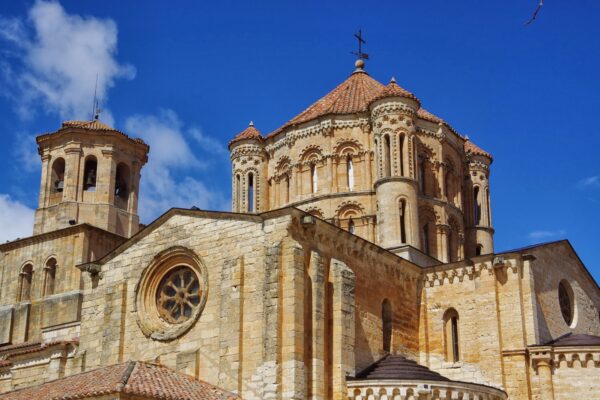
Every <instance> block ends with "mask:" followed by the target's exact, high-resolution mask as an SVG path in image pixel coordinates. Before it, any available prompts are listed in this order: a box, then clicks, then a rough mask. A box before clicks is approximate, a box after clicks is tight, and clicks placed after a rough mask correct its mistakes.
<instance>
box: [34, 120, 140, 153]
mask: <svg viewBox="0 0 600 400" xmlns="http://www.w3.org/2000/svg"><path fill="white" fill-rule="evenodd" d="M71 128H79V129H84V130H87V131H95V132H98V133H100V134H106V133H108V134H115V133H116V134H119V135H121V136H124V137H125V138H127V139H129V140H131V141H133V142H135V143H139V144H141V145H143V146H145V147H146V148H148V149H149V147H148V145H147V144H146V143H145V142H144V141H143V140H142V139H140V138H132V137H130V136H128V135H127V134H126V133H124V132H121V131H120V130H118V129H115V128H113V127H111V126H108V125H106V124H105V123H104V122H102V121H99V120H93V121H65V122H63V123H62V125H61V127H60V129H58V130H57V131H56V132H49V133H44V134H42V135H39V136H38V137H37V138H36V140H37V143H38V144H39V143H40V142H41V141H43V140H45V139H47V138H49V137H50V136H52V135H54V134H56V133H59V132H63V131H65V130H68V129H71ZM146 151H148V150H146Z"/></svg>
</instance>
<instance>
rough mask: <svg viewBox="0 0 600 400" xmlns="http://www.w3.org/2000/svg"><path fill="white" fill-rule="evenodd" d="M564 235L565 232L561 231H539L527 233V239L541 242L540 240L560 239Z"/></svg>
mask: <svg viewBox="0 0 600 400" xmlns="http://www.w3.org/2000/svg"><path fill="white" fill-rule="evenodd" d="M566 233H567V232H566V231H564V230H562V229H560V230H556V231H545V230H539V231H533V232H529V234H528V235H527V237H528V238H529V239H532V240H541V239H550V238H556V237H561V236H564V235H565V234H566Z"/></svg>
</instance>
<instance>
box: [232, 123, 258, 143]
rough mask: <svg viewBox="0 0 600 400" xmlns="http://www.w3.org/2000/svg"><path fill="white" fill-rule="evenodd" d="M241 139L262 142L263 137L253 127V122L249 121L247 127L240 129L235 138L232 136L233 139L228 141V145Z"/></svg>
mask: <svg viewBox="0 0 600 400" xmlns="http://www.w3.org/2000/svg"><path fill="white" fill-rule="evenodd" d="M241 140H257V141H259V142H262V141H263V137H262V135H261V134H260V132H259V131H258V129H256V128H255V127H254V122H252V121H250V123H249V124H248V127H247V128H246V129H244V130H243V131H241V132H240V133H239V134H238V135H237V136H236V137H235V138H233V140H232V141H231V142H229V145H230V146H231V145H232V144H234V143H236V142H239V141H241Z"/></svg>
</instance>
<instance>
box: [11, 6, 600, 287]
mask: <svg viewBox="0 0 600 400" xmlns="http://www.w3.org/2000/svg"><path fill="white" fill-rule="evenodd" d="M536 3H537V0H504V1H485V2H483V1H476V0H464V1H463V0H461V1H453V2H450V1H447V0H437V1H433V0H432V1H425V0H424V1H410V2H409V1H400V0H395V1H389V2H384V1H380V2H376V3H369V2H365V1H353V0H346V1H343V2H342V1H339V2H333V1H329V2H323V1H302V2H283V1H272V2H269V1H261V2H256V1H237V2H232V1H220V2H197V1H178V2H167V1H160V2H159V1H145V2H143V4H142V2H133V1H132V2H124V1H112V0H105V1H102V2H91V1H79V0H77V1H76V0H71V1H67V0H64V1H61V2H53V1H19V2H15V1H10V2H8V1H5V2H2V3H1V4H0V132H1V135H2V136H1V137H2V142H1V143H2V146H0V185H1V186H0V226H1V227H2V228H1V229H0V231H1V232H0V240H2V241H4V240H7V239H12V238H15V237H17V236H24V235H28V234H30V233H31V225H32V222H31V221H32V210H33V209H34V208H35V207H36V203H37V194H38V185H39V179H40V176H39V161H38V156H37V154H36V148H35V143H34V137H35V135H36V134H39V133H42V132H46V131H51V130H54V129H56V128H58V127H59V125H60V122H61V121H62V120H65V119H73V118H86V119H87V118H89V116H90V113H91V108H92V95H93V90H94V81H95V76H96V73H98V74H99V76H100V79H99V80H100V83H99V93H100V94H101V97H102V107H103V108H104V109H105V112H104V113H103V114H102V116H101V118H102V119H104V120H105V121H107V122H109V123H111V124H113V125H114V126H115V127H117V128H119V129H122V130H125V131H127V132H128V133H130V134H133V135H137V136H142V137H143V138H144V139H145V140H146V141H148V142H149V143H150V145H151V146H152V151H151V155H150V162H149V163H148V165H147V166H146V168H145V169H144V171H143V180H142V196H143V197H142V204H141V210H140V213H141V215H142V218H143V220H144V222H150V221H151V220H152V219H153V218H155V217H156V216H158V215H159V214H160V213H162V212H163V211H165V210H166V209H167V208H169V207H171V206H183V207H189V206H191V205H197V206H199V207H202V208H209V209H223V210H227V209H229V198H230V166H229V159H228V153H227V150H226V145H227V142H228V141H229V140H230V138H231V137H232V136H233V135H235V134H236V133H238V132H239V131H241V130H242V129H244V128H245V127H246V126H247V124H248V121H250V120H253V121H254V122H255V124H256V126H257V128H258V129H260V130H261V131H262V132H263V133H268V132H270V131H271V130H273V129H275V128H277V127H278V126H279V125H281V124H283V123H284V122H285V121H287V120H288V119H290V118H291V117H293V116H294V115H295V114H297V113H299V112H300V111H301V110H303V109H304V108H305V107H306V106H307V105H309V104H310V103H312V102H313V101H315V100H316V99H318V98H319V97H321V96H322V95H324V94H325V93H327V92H328V91H329V90H331V89H332V88H333V87H335V86H336V85H337V84H338V83H340V82H341V81H343V80H344V79H345V78H346V77H347V76H348V75H349V73H350V72H351V71H352V68H353V62H354V58H353V56H352V55H351V54H350V52H351V51H353V50H355V41H354V38H353V37H352V34H353V33H354V32H355V31H356V30H357V29H358V28H359V27H361V28H362V29H363V33H364V35H365V37H366V40H367V46H366V49H365V50H366V51H367V52H368V53H369V54H370V56H371V60H370V61H369V62H368V64H367V71H368V72H369V73H370V74H371V76H373V77H374V78H376V79H378V80H380V81H382V82H387V81H388V80H389V79H390V77H392V76H395V77H396V79H397V80H398V83H399V84H400V85H401V86H403V87H405V88H407V89H409V90H411V91H412V92H414V93H415V94H416V95H417V96H418V97H419V98H420V99H421V101H422V103H423V105H424V107H426V108H427V109H428V110H430V111H432V112H434V113H435V114H437V115H439V116H440V117H442V118H444V119H445V120H447V121H448V122H449V123H450V124H451V125H452V126H453V127H455V128H456V129H457V130H458V131H459V132H461V133H462V134H466V135H469V137H470V138H471V139H472V140H473V141H474V142H475V143H477V144H478V145H480V146H481V147H482V148H484V149H486V150H487V151H489V152H491V153H492V154H493V155H494V158H495V159H494V164H493V166H492V177H491V180H492V186H491V190H492V208H493V222H494V226H495V228H496V237H495V238H496V240H495V244H496V250H499V251H501V250H507V249H511V248H516V247H521V246H525V245H529V244H532V243H536V242H545V241H551V240H557V239H561V238H568V239H569V240H570V241H571V243H572V244H573V245H574V247H575V249H576V250H577V252H578V253H579V255H580V257H581V258H582V260H583V261H584V263H586V265H587V266H588V268H589V269H590V270H591V272H592V274H593V275H594V276H595V278H596V280H600V252H599V251H598V245H597V241H598V237H599V236H600V235H599V234H598V230H597V225H598V223H600V213H599V212H598V208H599V207H600V161H599V157H598V148H599V147H600V137H599V135H598V134H599V131H600V125H599V124H598V121H596V119H595V118H594V117H595V115H597V110H598V109H599V108H600V79H599V78H598V71H600V25H599V24H598V23H597V16H598V15H599V13H600V3H599V2H598V1H593V0H578V1H576V2H565V1H552V0H548V1H546V4H545V6H544V7H543V8H542V10H541V12H540V14H539V17H538V19H537V20H536V21H535V22H534V23H533V24H532V25H529V26H524V22H525V21H526V20H527V19H528V18H529V16H530V15H531V13H532V12H533V10H534V9H535V5H536ZM373 4H375V6H374V5H373ZM174 5H176V6H174Z"/></svg>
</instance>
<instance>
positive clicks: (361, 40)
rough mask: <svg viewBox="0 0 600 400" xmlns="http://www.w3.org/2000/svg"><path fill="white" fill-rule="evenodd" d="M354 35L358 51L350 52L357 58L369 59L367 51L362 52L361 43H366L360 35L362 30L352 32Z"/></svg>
mask: <svg viewBox="0 0 600 400" xmlns="http://www.w3.org/2000/svg"><path fill="white" fill-rule="evenodd" d="M354 37H355V38H356V39H357V40H358V53H355V52H352V54H354V55H355V56H357V57H358V59H359V60H360V59H365V60H368V59H369V55H368V54H367V53H363V52H362V45H363V44H367V42H365V40H364V39H363V37H362V30H361V29H359V30H358V33H355V34H354Z"/></svg>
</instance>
